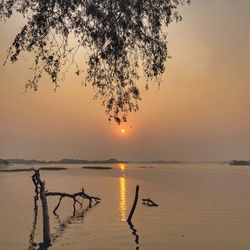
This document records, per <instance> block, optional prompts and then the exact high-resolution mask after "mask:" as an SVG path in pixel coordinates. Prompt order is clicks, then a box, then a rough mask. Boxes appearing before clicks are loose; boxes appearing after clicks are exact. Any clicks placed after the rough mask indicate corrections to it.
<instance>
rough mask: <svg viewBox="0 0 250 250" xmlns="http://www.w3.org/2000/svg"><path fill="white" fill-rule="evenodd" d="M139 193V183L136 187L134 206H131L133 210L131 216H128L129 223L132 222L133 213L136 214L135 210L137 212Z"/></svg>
mask: <svg viewBox="0 0 250 250" xmlns="http://www.w3.org/2000/svg"><path fill="white" fill-rule="evenodd" d="M138 195H139V185H137V186H136V189H135V199H134V203H133V206H132V208H131V211H130V213H129V216H128V219H127V222H128V223H131V220H132V217H133V214H134V212H135V209H136V205H137V201H138Z"/></svg>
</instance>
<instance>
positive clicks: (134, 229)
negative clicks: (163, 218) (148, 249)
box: [128, 222, 139, 249]
mask: <svg viewBox="0 0 250 250" xmlns="http://www.w3.org/2000/svg"><path fill="white" fill-rule="evenodd" d="M128 225H129V227H130V229H131V230H132V234H133V235H134V236H135V243H136V244H137V246H136V249H139V246H138V245H139V235H138V234H137V230H136V228H135V226H134V225H133V223H132V222H128Z"/></svg>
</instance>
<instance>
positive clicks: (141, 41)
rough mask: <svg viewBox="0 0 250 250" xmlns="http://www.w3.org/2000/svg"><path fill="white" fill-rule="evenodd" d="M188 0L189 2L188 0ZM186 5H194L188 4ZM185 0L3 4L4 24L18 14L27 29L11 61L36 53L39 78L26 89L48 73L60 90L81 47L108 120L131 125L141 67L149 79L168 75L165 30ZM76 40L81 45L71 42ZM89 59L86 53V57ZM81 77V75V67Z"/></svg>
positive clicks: (6, 0) (8, 0)
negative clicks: (129, 118) (63, 75)
mask: <svg viewBox="0 0 250 250" xmlns="http://www.w3.org/2000/svg"><path fill="white" fill-rule="evenodd" d="M183 1H184V0H183ZM184 2H188V3H189V2H190V0H185V1H184ZM182 3H183V2H182V0H95V1H93V0H70V1H69V0H33V1H30V0H1V2H0V19H1V20H6V19H9V18H10V17H11V16H12V15H13V14H14V13H16V12H17V13H20V14H22V15H23V16H24V18H25V20H26V24H25V25H24V26H23V27H22V30H21V31H20V33H18V34H17V35H16V38H15V40H14V42H13V44H12V46H11V47H10V49H9V53H8V59H9V60H10V61H11V62H13V63H14V62H15V61H17V60H18V58H19V55H20V54H21V52H24V51H25V52H33V53H34V55H35V59H34V66H33V71H34V77H33V78H32V79H30V80H29V81H28V83H27V84H26V88H31V89H34V90H35V91H36V90H37V89H38V85H39V80H40V79H41V77H42V75H43V73H47V74H48V75H49V76H50V78H51V80H52V82H53V83H54V84H55V88H57V87H58V80H59V73H60V71H61V69H62V67H63V66H64V65H66V64H67V63H70V64H72V63H74V61H75V60H74V58H75V55H76V53H77V52H78V51H80V49H81V48H83V49H86V50H87V51H88V53H89V55H88V56H87V58H83V60H86V61H87V64H88V69H87V72H86V75H87V77H86V81H87V82H89V83H90V84H91V85H93V86H94V87H95V90H96V97H101V99H102V102H103V105H104V106H105V107H106V112H107V114H108V115H109V118H110V119H111V118H114V119H115V121H116V122H118V123H120V122H121V121H126V114H127V113H128V112H131V111H137V110H138V100H140V93H139V89H138V87H137V85H136V82H137V81H138V78H139V73H138V69H139V65H141V66H142V67H143V72H144V73H145V76H146V78H148V79H151V78H155V77H157V76H159V75H160V74H162V73H163V72H164V69H165V68H164V63H165V61H166V59H167V57H168V51H167V43H166V34H164V32H163V30H162V28H163V26H164V25H167V26H168V25H169V24H170V23H171V22H172V21H173V20H175V21H179V20H181V16H180V15H179V14H178V9H177V8H178V6H179V5H180V4H182ZM72 36H73V37H74V39H75V42H76V46H75V45H74V46H73V45H72V43H71V42H70V40H71V37H72ZM83 55H84V54H83ZM76 67H77V69H76V74H77V75H79V74H80V73H81V72H82V67H81V68H79V66H78V64H77V66H76Z"/></svg>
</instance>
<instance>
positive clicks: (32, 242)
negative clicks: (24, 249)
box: [28, 202, 38, 250]
mask: <svg viewBox="0 0 250 250" xmlns="http://www.w3.org/2000/svg"><path fill="white" fill-rule="evenodd" d="M37 213H38V206H37V205H36V202H35V207H34V220H33V225H32V229H31V232H30V239H29V248H28V250H33V249H35V247H36V245H37V244H36V243H35V242H34V238H35V232H36V224H37Z"/></svg>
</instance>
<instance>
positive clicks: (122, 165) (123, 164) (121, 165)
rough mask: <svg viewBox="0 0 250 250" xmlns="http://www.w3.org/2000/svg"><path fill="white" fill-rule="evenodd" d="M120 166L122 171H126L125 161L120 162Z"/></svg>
mask: <svg viewBox="0 0 250 250" xmlns="http://www.w3.org/2000/svg"><path fill="white" fill-rule="evenodd" d="M118 166H119V168H120V169H121V171H124V170H125V169H126V164H125V163H119V164H118Z"/></svg>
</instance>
